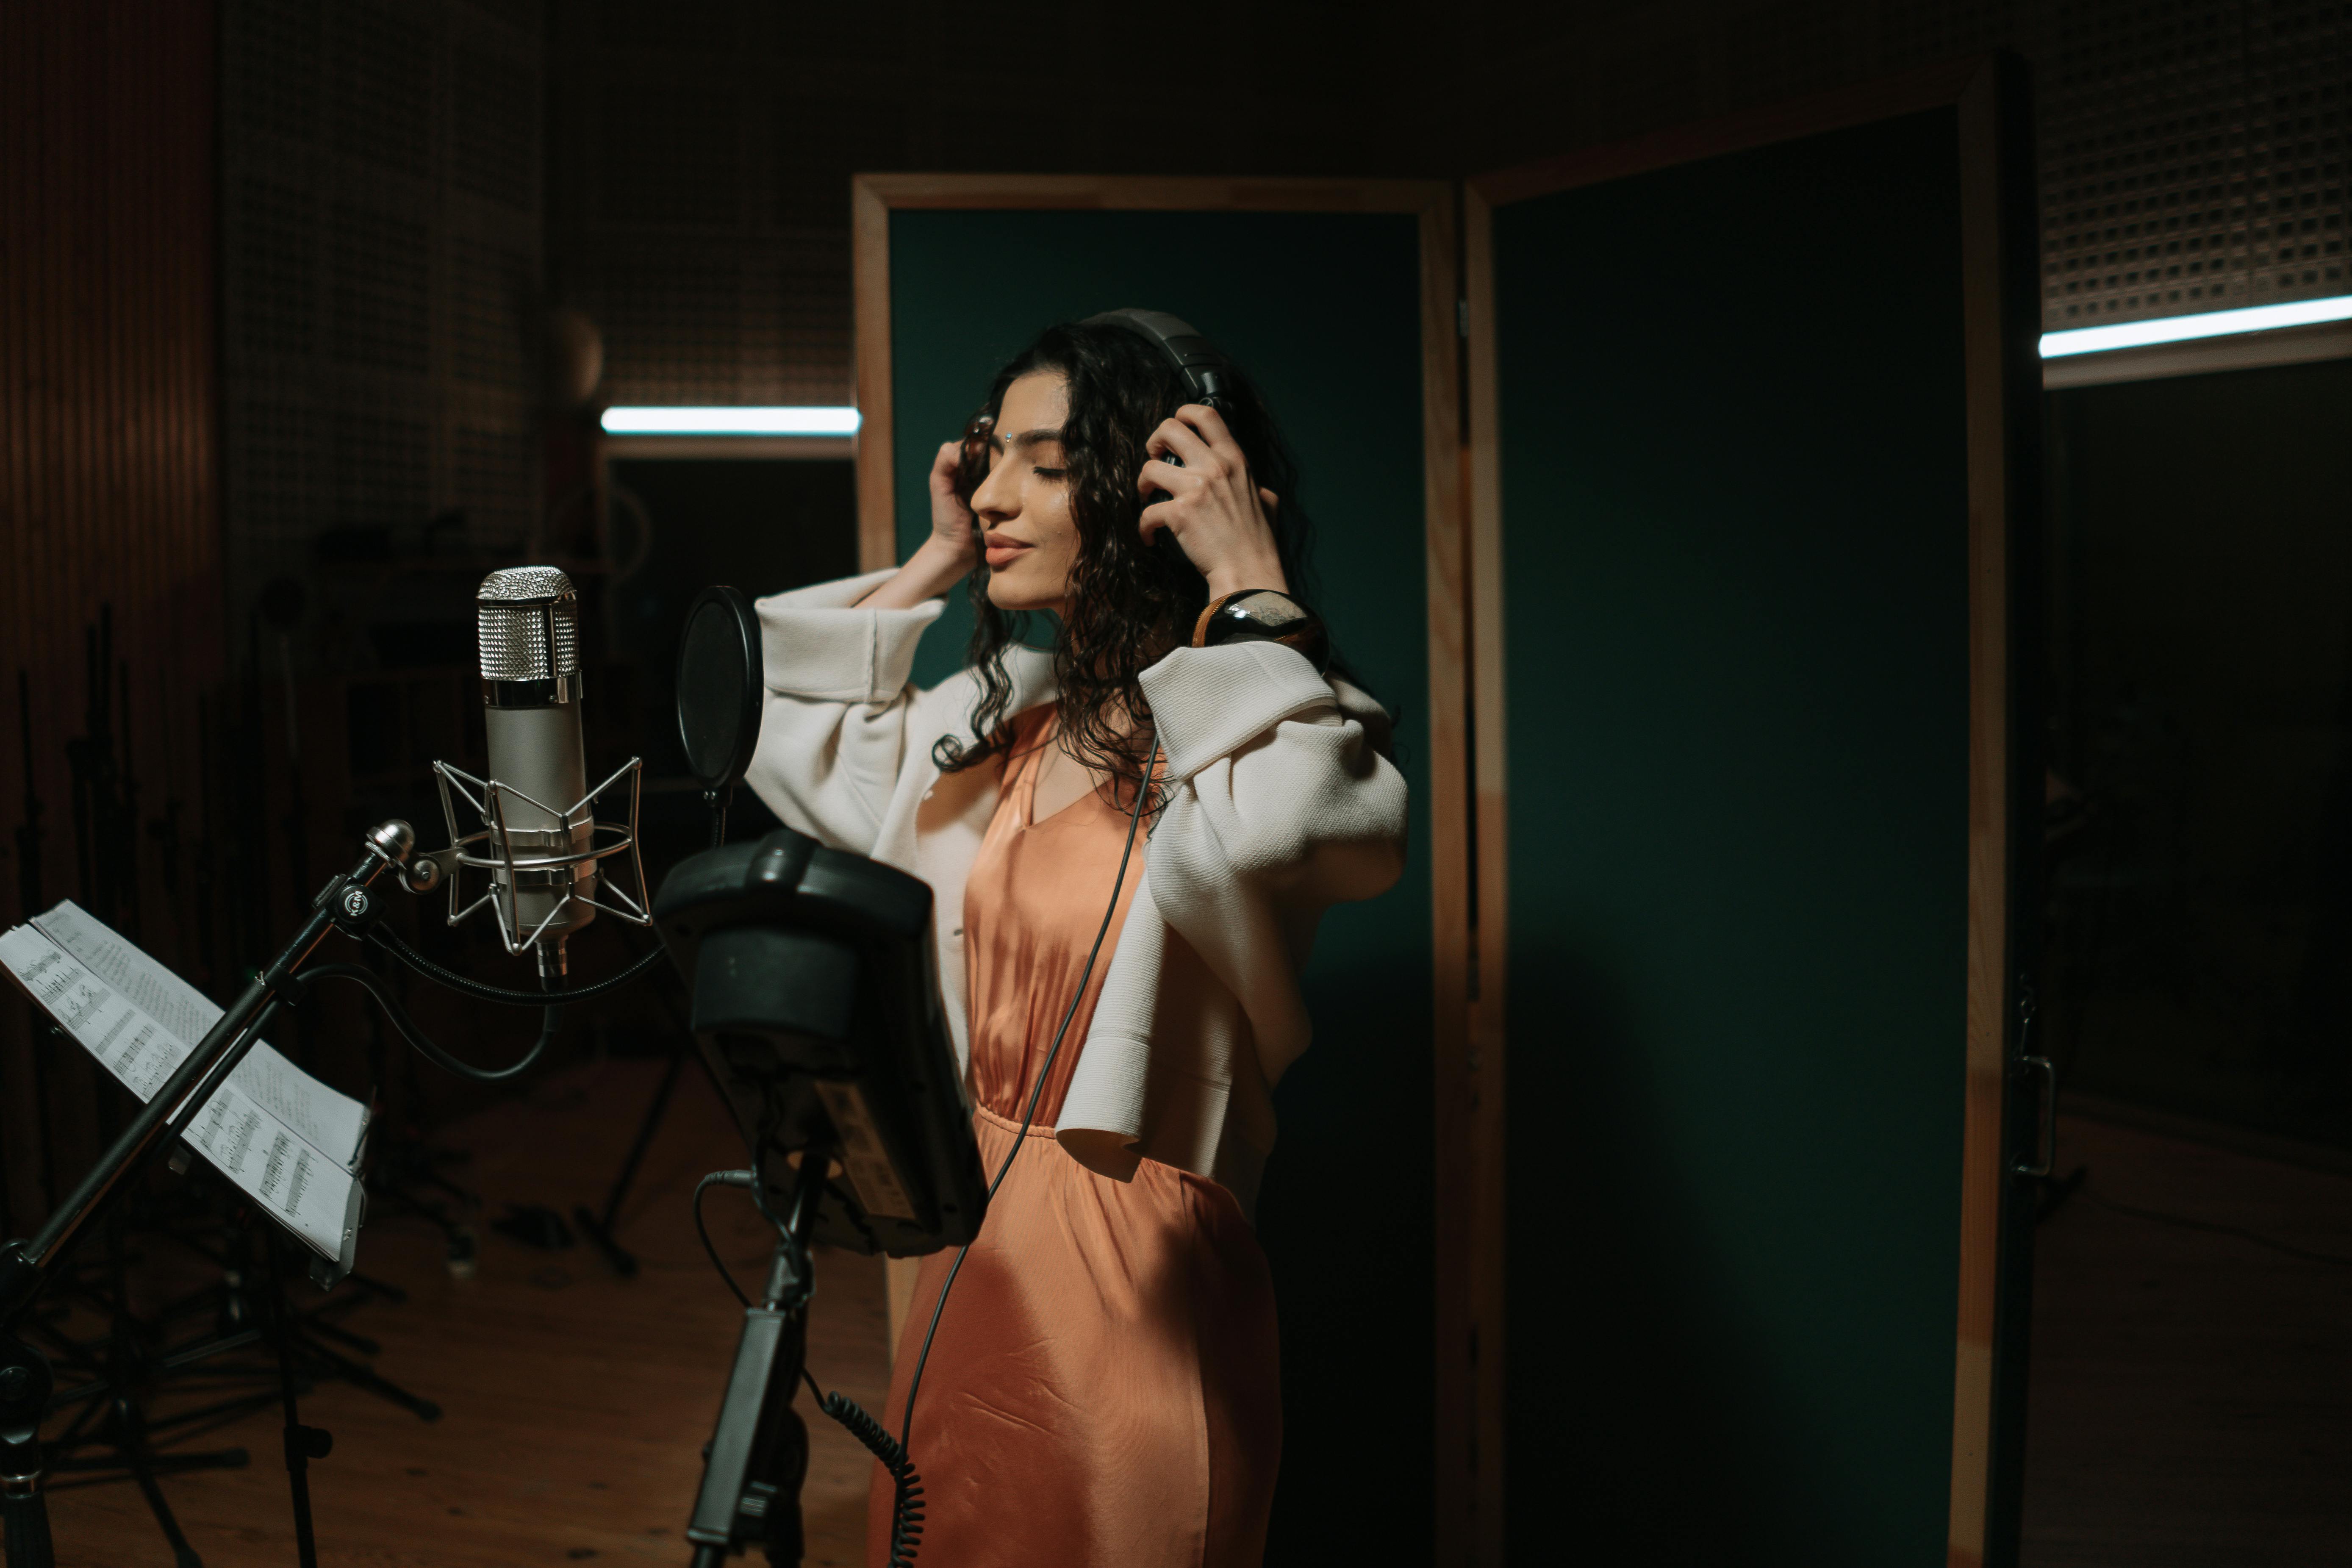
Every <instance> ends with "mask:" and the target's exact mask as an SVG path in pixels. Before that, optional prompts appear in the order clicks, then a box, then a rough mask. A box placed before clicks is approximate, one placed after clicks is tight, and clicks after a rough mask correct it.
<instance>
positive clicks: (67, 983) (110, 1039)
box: [0, 904, 366, 1268]
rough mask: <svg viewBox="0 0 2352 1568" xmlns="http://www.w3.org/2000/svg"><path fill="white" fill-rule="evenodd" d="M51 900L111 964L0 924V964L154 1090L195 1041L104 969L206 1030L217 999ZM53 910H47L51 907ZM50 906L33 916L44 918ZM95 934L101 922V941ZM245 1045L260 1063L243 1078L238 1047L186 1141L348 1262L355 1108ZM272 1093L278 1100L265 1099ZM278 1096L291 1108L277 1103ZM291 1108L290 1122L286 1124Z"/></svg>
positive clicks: (80, 1035)
mask: <svg viewBox="0 0 2352 1568" xmlns="http://www.w3.org/2000/svg"><path fill="white" fill-rule="evenodd" d="M59 908H60V909H61V910H71V911H72V914H73V915H74V916H75V917H77V918H78V920H77V921H68V922H66V924H67V927H68V932H69V934H71V935H73V936H75V937H76V938H77V939H78V940H77V945H80V946H84V947H92V946H95V954H96V956H98V957H100V960H101V962H104V963H108V965H109V968H110V970H112V971H113V972H114V973H113V974H112V975H110V976H109V977H108V978H106V979H102V978H101V977H100V975H99V974H98V973H93V972H92V969H91V967H90V966H89V965H88V964H86V963H84V962H83V960H82V959H81V957H79V955H78V954H76V953H74V952H68V950H67V949H66V947H65V946H64V945H62V944H60V943H59V942H57V941H56V940H54V939H53V938H52V937H51V935H50V934H49V933H48V932H47V931H44V930H42V929H40V926H39V925H38V924H37V925H28V926H16V927H15V928H13V929H11V930H9V931H5V932H0V968H5V969H6V970H7V972H8V973H10V974H12V975H13V976H15V978H16V981H17V983H18V984H21V985H22V986H23V987H24V988H25V990H26V993H27V994H30V995H31V996H32V998H33V1000H34V1001H36V1002H37V1003H39V1004H40V1005H41V1006H42V1007H43V1008H44V1009H45V1010H47V1013H48V1014H49V1016H51V1017H53V1018H55V1019H56V1020H57V1021H58V1024H59V1025H60V1026H62V1027H63V1028H64V1029H65V1031H66V1033H67V1034H68V1035H69V1036H70V1037H72V1038H73V1039H74V1040H76V1041H77V1042H79V1044H80V1045H81V1047H83V1048H84V1049H86V1050H88V1051H89V1053H90V1055H92V1056H93V1057H96V1058H98V1059H99V1061H100V1063H102V1064H104V1066H105V1067H106V1068H107V1070H108V1071H109V1072H111V1073H112V1074H113V1075H114V1076H115V1077H116V1078H117V1079H120V1080H121V1083H122V1084H123V1086H124V1087H125V1088H127V1089H130V1090H131V1092H132V1093H133V1094H136V1095H137V1096H138V1097H139V1098H140V1099H141V1100H152V1099H153V1098H154V1097H155V1095H156V1094H157V1092H158V1091H160V1090H161V1089H163V1086H164V1084H166V1083H167V1082H169V1081H170V1079H171V1077H172V1075H173V1072H175V1071H176V1070H177V1069H178V1068H179V1067H180V1065H181V1064H182V1063H183V1062H184V1061H186V1060H187V1058H188V1056H189V1053H190V1052H191V1051H193V1050H194V1045H193V1044H192V1043H191V1042H190V1041H189V1040H188V1039H187V1038H186V1037H183V1036H182V1035H180V1034H178V1033H177V1032H175V1031H173V1029H170V1028H167V1027H166V1026H164V1025H163V1023H162V1022H160V1021H159V1020H157V1019H156V1018H154V1017H153V1016H151V1015H150V1014H148V1013H147V1012H146V1011H145V1010H144V1009H143V1008H142V1007H141V1006H140V1005H137V1004H136V1003H135V1002H134V1001H133V1000H131V997H130V996H127V995H125V994H124V989H125V988H123V987H121V986H119V985H118V984H109V983H108V979H115V978H120V977H121V976H124V975H126V974H127V975H128V976H129V977H130V978H131V980H133V981H134V982H135V983H136V984H135V985H134V986H133V987H130V988H131V989H133V990H134V994H145V995H148V996H150V997H151V998H155V999H159V1000H160V1001H162V1002H163V1004H164V1005H166V1007H167V1008H168V1009H169V1010H171V1011H173V1013H174V1016H178V1017H179V1018H181V1019H182V1021H183V1022H190V1021H194V1022H196V1023H201V1025H202V1028H203V1029H205V1030H208V1029H210V1028H211V1026H212V1025H213V1023H214V1022H215V1021H217V1020H218V1018H219V1017H220V1009H219V1008H217V1007H215V1006H213V1005H212V1004H211V1003H210V1002H209V1001H207V1000H205V998H204V997H203V996H202V994H201V993H197V992H194V988H193V987H188V986H186V984H185V983H184V982H183V981H180V980H179V978H178V977H177V976H176V975H170V972H169V971H163V974H165V975H169V977H170V980H171V985H168V986H167V985H164V984H161V983H160V982H159V981H158V980H157V979H156V976H155V974H154V973H152V971H156V970H161V969H162V966H161V965H159V964H156V963H155V962H154V961H153V960H152V959H151V958H148V957H147V955H146V954H144V953H142V952H138V950H137V949H135V948H131V947H130V945H129V944H128V943H127V942H122V941H121V938H120V937H116V936H115V935H114V933H113V932H112V931H108V930H107V928H106V927H105V926H103V925H100V923H99V922H98V921H94V920H91V919H90V918H89V916H88V915H87V914H85V913H83V911H81V910H74V909H73V908H72V906H71V905H69V904H68V905H61V906H59ZM57 912H58V911H56V910H52V911H51V916H54V915H55V914H56V913H57ZM51 916H45V917H43V922H42V923H47V921H48V920H49V919H50V918H51ZM91 928H95V931H92V930H91ZM97 933H103V940H101V939H100V937H99V936H98V935H97ZM126 950H127V951H126ZM134 955H135V956H134ZM173 987H178V988H180V989H181V990H184V991H185V992H186V993H187V995H193V996H194V997H195V999H196V1001H197V1002H199V1003H201V1004H202V1005H201V1006H200V1007H195V1006H191V1005H189V1004H188V1002H187V996H186V995H182V994H177V993H176V992H175V991H174V990H173ZM207 1013H208V1014H209V1016H206V1015H207ZM199 1032H200V1033H201V1032H202V1031H201V1030H200V1031H199ZM253 1051H254V1056H256V1057H257V1056H260V1054H261V1053H263V1052H267V1053H268V1055H267V1057H263V1058H261V1068H262V1070H261V1071H260V1072H259V1073H258V1074H256V1075H253V1077H252V1078H251V1079H248V1075H247V1071H246V1068H248V1067H251V1066H253V1065H254V1057H248V1058H247V1062H246V1064H245V1066H243V1067H240V1068H239V1069H238V1070H237V1071H236V1072H234V1073H232V1074H230V1075H229V1079H228V1081H227V1082H226V1083H224V1084H222V1085H221V1087H220V1089H219V1090H218V1091H217V1092H216V1093H215V1094H214V1096H213V1097H212V1099H210V1100H207V1101H205V1105H204V1108H203V1109H202V1110H199V1111H198V1112H197V1114H196V1116H195V1118H194V1121H191V1122H190V1124H189V1126H188V1130H187V1141H188V1142H190V1143H192V1144H194V1146H195V1148H196V1149H197V1150H198V1151H199V1152H201V1153H202V1154H203V1155H204V1157H205V1161H206V1163H210V1164H211V1165H212V1166H214V1167H215V1169H217V1170H218V1171H219V1172H220V1173H222V1174H223V1175H225V1176H226V1177H227V1178H228V1179H229V1180H230V1181H231V1182H233V1183H235V1184H236V1185H237V1187H238V1188H240V1189H241V1190H242V1191H244V1192H245V1193H247V1194H248V1195H250V1196H252V1197H254V1198H256V1199H257V1200H258V1201H260V1202H261V1203H262V1204H264V1205H267V1207H268V1210H269V1211H270V1212H271V1213H272V1214H274V1215H276V1216H277V1217H278V1220H279V1221H280V1222H281V1223H282V1224H284V1225H285V1226H286V1227H287V1228H288V1229H289V1230H291V1231H293V1232H294V1234H295V1235H297V1236H299V1237H301V1238H302V1239H303V1241H305V1242H306V1243H308V1244H309V1245H310V1247H312V1248H313V1249H314V1250H316V1251H317V1252H318V1253H319V1254H320V1256H322V1257H324V1258H330V1259H333V1260H335V1261H336V1262H337V1263H338V1265H339V1267H341V1268H349V1266H350V1263H351V1259H352V1244H353V1241H354V1239H355V1237H356V1232H357V1227H358V1223H359V1213H360V1186H359V1183H358V1181H357V1179H356V1178H355V1177H354V1175H353V1174H352V1169H351V1166H352V1165H354V1164H356V1163H357V1152H358V1145H359V1141H360V1139H361V1137H362V1134H363V1132H364V1130H365V1126H366V1113H365V1110H364V1109H363V1108H362V1107H360V1106H359V1105H358V1103H357V1102H356V1101H353V1100H350V1099H349V1098H348V1097H346V1096H343V1095H339V1094H337V1093H336V1092H335V1091H334V1090H333V1089H329V1088H327V1086H326V1085H324V1084H321V1083H320V1082H319V1081H318V1080H317V1079H312V1078H310V1076H309V1075H308V1074H305V1073H303V1072H302V1071H301V1070H300V1069H299V1068H296V1067H295V1066H294V1065H293V1064H292V1063H291V1062H289V1061H287V1060H286V1059H285V1058H283V1057H280V1056H278V1053H277V1052H275V1051H272V1050H270V1049H269V1047H268V1046H267V1045H262V1044H256V1045H255V1046H254V1047H253ZM298 1080H299V1081H298ZM249 1082H250V1083H253V1084H257V1085H258V1086H259V1087H261V1089H263V1095H262V1096H257V1095H255V1094H253V1093H250V1092H248V1091H247V1086H248V1083H249ZM306 1086H307V1092H306ZM270 1100H274V1101H276V1102H277V1105H276V1106H273V1105H271V1104H270V1103H268V1101H270ZM337 1102H341V1105H340V1106H339V1105H338V1104H337ZM278 1107H283V1108H284V1110H286V1111H291V1112H293V1113H294V1115H293V1116H290V1117H289V1116H288V1115H286V1114H283V1113H281V1111H280V1110H279V1109H278ZM343 1107H348V1108H349V1109H348V1110H343V1109H342V1108H343ZM298 1117H299V1123H298V1124H296V1125H289V1121H295V1119H296V1118H298ZM308 1131H320V1132H322V1133H323V1134H324V1135H326V1136H329V1137H331V1138H332V1139H333V1140H335V1142H337V1144H338V1146H339V1147H340V1148H341V1150H342V1151H344V1152H345V1155H346V1158H339V1157H337V1156H335V1155H332V1154H327V1153H322V1152H320V1150H319V1149H317V1148H315V1147H314V1146H313V1145H312V1143H311V1142H310V1140H309V1137H308V1136H307V1132H308Z"/></svg>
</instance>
